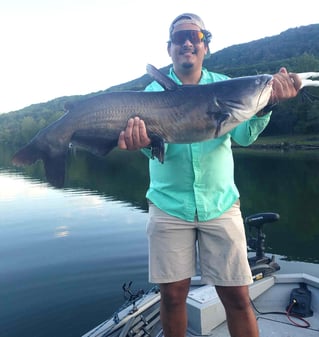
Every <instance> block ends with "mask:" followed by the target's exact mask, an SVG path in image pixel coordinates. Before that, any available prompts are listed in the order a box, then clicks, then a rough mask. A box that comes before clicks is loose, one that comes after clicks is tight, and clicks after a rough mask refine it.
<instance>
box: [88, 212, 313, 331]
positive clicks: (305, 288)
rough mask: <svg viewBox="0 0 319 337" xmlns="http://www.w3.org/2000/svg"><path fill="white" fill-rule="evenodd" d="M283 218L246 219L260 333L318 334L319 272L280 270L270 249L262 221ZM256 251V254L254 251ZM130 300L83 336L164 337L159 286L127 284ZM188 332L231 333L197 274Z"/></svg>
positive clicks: (190, 296)
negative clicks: (268, 252)
mask: <svg viewBox="0 0 319 337" xmlns="http://www.w3.org/2000/svg"><path fill="white" fill-rule="evenodd" d="M278 219H279V214H277V213H272V212H269V213H257V214H253V215H251V216H248V217H246V218H245V225H246V226H247V227H248V231H249V233H248V234H249V238H248V240H247V242H248V250H249V257H248V260H249V264H250V267H251V270H252V275H253V279H254V282H253V283H252V284H251V285H250V286H249V293H250V299H251V305H252V307H253V309H254V311H255V314H256V319H257V322H258V328H259V333H260V337H270V336H272V337H277V336H278V337H279V336H280V337H288V336H289V337H290V336H294V337H301V336H302V337H314V336H316V337H318V336H319V277H318V276H316V275H312V274H308V273H304V272H300V271H298V272H297V271H296V272H293V273H277V272H278V271H279V270H280V266H279V264H278V263H277V262H276V261H275V258H274V256H271V257H269V256H267V255H266V254H265V248H264V243H265V234H264V232H263V226H264V224H266V223H270V222H274V221H277V220H278ZM252 253H253V254H252ZM122 288H123V292H124V294H125V295H126V298H127V301H126V302H125V303H124V304H123V306H121V307H120V308H118V309H117V310H116V311H115V312H114V314H113V315H112V316H111V317H109V318H108V319H107V320H105V321H104V322H102V323H101V324H99V325H98V326H96V327H94V328H93V329H92V330H90V331H88V332H87V333H86V334H85V335H83V336H82V337H133V336H136V337H137V336H145V337H162V336H164V335H163V331H162V327H161V323H160V298H161V295H160V291H159V288H158V286H154V287H152V288H151V289H150V290H149V291H147V292H144V291H141V290H138V291H133V290H132V282H130V283H129V284H128V285H126V284H124V285H123V287H122ZM187 311H188V329H187V335H186V336H187V337H199V336H206V337H209V336H214V337H228V336H230V335H229V332H228V328H227V323H226V315H225V311H224V308H223V305H222V304H221V301H220V299H219V297H218V295H217V292H216V290H215V287H214V286H211V285H204V284H202V283H201V278H200V275H199V276H196V277H193V278H192V282H191V287H190V290H189V293H188V296H187Z"/></svg>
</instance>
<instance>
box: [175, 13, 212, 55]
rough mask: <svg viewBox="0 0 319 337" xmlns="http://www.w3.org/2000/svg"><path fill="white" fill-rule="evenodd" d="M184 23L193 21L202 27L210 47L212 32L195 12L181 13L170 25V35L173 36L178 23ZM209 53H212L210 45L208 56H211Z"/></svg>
mask: <svg viewBox="0 0 319 337" xmlns="http://www.w3.org/2000/svg"><path fill="white" fill-rule="evenodd" d="M183 23H192V24H194V25H196V26H198V27H199V28H200V30H201V31H202V32H203V33H204V35H205V43H206V45H207V47H208V44H209V43H210V41H211V38H212V34H211V33H210V32H209V31H208V30H206V28H205V24H204V22H203V20H202V19H201V18H200V17H199V16H198V15H196V14H193V13H184V14H180V15H178V16H177V17H176V18H175V19H174V20H173V21H172V23H171V25H170V27H169V37H170V38H171V36H172V33H173V31H174V28H175V27H176V26H178V25H181V24H183ZM209 55H210V50H209V47H208V53H207V55H206V57H207V56H209Z"/></svg>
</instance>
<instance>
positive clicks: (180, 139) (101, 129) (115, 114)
mask: <svg viewBox="0 0 319 337" xmlns="http://www.w3.org/2000/svg"><path fill="white" fill-rule="evenodd" d="M147 70H148V73H149V74H150V75H151V76H152V77H153V78H154V79H155V80H157V81H158V82H159V83H160V84H161V85H162V86H163V88H164V89H165V90H164V91H161V92H135V91H126V92H110V93H104V94H101V95H97V96H94V97H91V98H87V99H83V100H81V101H78V102H75V103H74V104H69V105H67V107H66V109H67V112H66V114H65V115H63V116H62V117H61V118H60V119H58V120H57V121H55V122H53V123H52V124H50V125H49V126H47V127H46V128H44V129H42V130H40V131H39V132H38V134H37V135H36V136H35V137H34V138H33V139H32V140H31V141H30V142H29V143H28V144H27V145H26V146H25V147H23V148H22V149H21V150H19V151H18V152H17V153H16V154H15V155H14V157H13V160H12V161H13V164H15V165H30V164H32V163H34V162H35V161H37V160H38V159H41V160H43V162H44V168H45V173H46V177H47V180H48V182H49V183H51V184H52V185H53V186H56V187H62V186H63V185H64V176H65V165H66V157H67V154H68V149H69V147H70V144H71V143H72V145H73V146H81V147H83V148H85V149H86V150H88V151H90V152H92V153H94V154H98V155H106V154H107V153H108V152H110V151H111V150H112V149H113V148H114V147H116V146H117V140H118V137H119V134H120V132H121V131H122V130H124V129H125V127H126V124H127V121H128V119H129V118H131V117H134V116H139V117H140V118H141V119H143V120H144V121H145V124H146V128H147V133H148V135H149V137H150V139H151V140H152V142H151V147H152V153H153V156H155V157H157V158H158V159H159V160H160V161H161V162H164V143H193V142H201V141H205V140H207V139H210V138H214V137H218V136H221V135H224V134H225V133H227V132H229V131H230V130H232V129H233V128H234V127H236V126H237V125H238V124H240V123H242V122H243V121H246V120H248V119H250V118H251V117H252V116H254V115H255V114H256V113H257V112H258V111H260V110H261V109H263V108H264V107H265V106H266V105H267V103H268V100H269V98H270V95H271V91H272V76H271V75H256V76H247V77H239V78H234V79H229V80H225V81H220V82H215V83H212V84H207V85H177V84H176V83H175V82H173V81H172V80H171V79H170V78H168V77H167V76H165V75H163V74H162V73H161V72H160V71H158V70H157V69H156V68H154V67H153V66H150V65H149V66H148V68H147Z"/></svg>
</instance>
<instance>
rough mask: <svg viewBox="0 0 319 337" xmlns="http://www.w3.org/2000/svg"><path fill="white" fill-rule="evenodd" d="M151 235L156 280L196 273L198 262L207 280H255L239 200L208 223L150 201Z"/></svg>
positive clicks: (219, 282) (243, 282) (151, 268)
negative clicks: (187, 218)
mask: <svg viewBox="0 0 319 337" xmlns="http://www.w3.org/2000/svg"><path fill="white" fill-rule="evenodd" d="M147 235H148V240H149V280H150V282H152V283H170V282H176V281H180V280H184V279H187V278H190V277H192V276H195V275H196V274H198V273H197V269H196V267H197V262H199V263H198V265H199V267H200V273H201V278H202V282H203V283H206V284H212V285H220V286H242V285H248V284H250V283H252V276H251V271H250V268H249V264H248V261H247V244H246V237H245V230H244V225H243V220H242V216H241V212H240V207H239V202H238V203H235V204H234V205H233V206H232V207H231V208H230V209H229V210H228V211H226V212H225V213H224V214H223V215H222V216H220V217H219V218H217V219H212V220H210V221H205V222H199V221H197V220H196V219H195V221H194V222H188V221H184V220H182V219H180V218H177V217H174V216H171V215H169V214H167V213H165V212H163V211H161V210H160V209H159V208H157V207H156V206H155V205H154V204H152V203H150V205H149V220H148V223H147ZM197 248H198V249H197Z"/></svg>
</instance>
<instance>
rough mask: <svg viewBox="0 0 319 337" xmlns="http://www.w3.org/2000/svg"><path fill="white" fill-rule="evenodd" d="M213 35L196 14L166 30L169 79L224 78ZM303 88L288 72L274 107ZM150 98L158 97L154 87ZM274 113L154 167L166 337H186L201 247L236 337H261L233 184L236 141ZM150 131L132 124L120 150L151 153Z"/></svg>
mask: <svg viewBox="0 0 319 337" xmlns="http://www.w3.org/2000/svg"><path fill="white" fill-rule="evenodd" d="M210 39H211V34H210V33H209V31H207V30H206V29H205V26H204V23H203V22H202V20H201V19H200V18H199V17H198V16H197V15H195V14H190V13H185V14H182V15H180V16H178V17H177V18H176V19H175V20H174V21H173V22H172V24H171V26H170V29H169V42H168V46H167V51H168V54H169V56H170V57H171V59H172V61H173V67H172V68H171V69H170V73H169V75H168V76H169V77H171V78H172V79H173V80H174V81H175V82H177V83H178V84H207V83H211V82H215V81H220V80H224V79H227V77H226V76H225V75H221V74H216V73H212V72H208V71H207V70H206V69H205V68H203V66H202V64H203V60H204V58H205V56H206V55H208V54H209V47H208V44H209V42H210ZM300 85H301V81H300V79H299V78H298V76H297V75H296V74H288V73H287V70H286V69H285V68H282V69H280V72H279V73H277V74H275V75H274V84H273V95H272V98H271V101H270V102H269V106H271V104H273V103H276V102H278V101H280V100H283V99H287V98H291V97H294V96H296V94H297V92H298V89H299V87H300ZM146 90H147V91H160V90H162V88H161V86H160V85H159V84H158V83H156V82H153V83H151V84H150V85H149V86H148V87H147V88H146ZM268 110H270V109H265V111H262V112H261V113H260V114H259V116H254V117H253V118H252V119H251V120H249V121H247V122H244V123H242V124H240V125H239V126H238V127H236V128H235V129H234V130H232V131H231V132H229V133H228V134H226V135H224V136H221V137H219V138H217V139H212V140H209V141H206V142H202V143H193V144H166V145H165V163H164V164H160V163H159V162H158V161H157V160H150V163H149V165H150V187H149V189H148V191H147V195H146V196H147V198H148V200H149V221H148V225H147V234H148V239H149V269H150V271H149V274H150V282H153V283H159V285H160V291H161V321H162V326H163V331H164V336H165V337H184V336H185V335H186V328H187V313H186V297H187V293H188V290H189V286H190V279H191V277H192V276H193V275H194V274H195V273H196V266H195V264H196V261H197V257H196V254H197V252H196V244H197V245H198V254H199V261H200V269H201V276H202V281H203V282H205V283H207V284H213V285H215V287H216V290H217V293H218V295H219V297H220V299H221V301H222V303H223V305H224V307H225V311H226V315H227V323H228V327H229V331H230V334H231V336H233V337H234V336H236V337H256V336H258V328H257V323H256V319H255V316H254V312H253V310H252V308H251V306H250V300H249V294H248V285H249V284H250V283H251V282H252V277H251V272H250V268H249V265H248V262H247V247H246V239H245V232H244V226H243V221H242V216H241V212H240V208H239V193H238V190H237V188H236V186H235V183H234V172H233V156H232V150H231V139H233V140H234V141H235V142H237V143H239V144H240V145H249V144H251V143H252V142H253V141H255V140H256V138H257V137H258V135H259V134H260V133H261V132H262V131H263V130H264V128H265V127H266V125H267V124H268V122H269V119H270V113H268V112H269V111H268ZM149 144H150V139H149V138H148V136H147V132H146V128H145V124H144V122H143V121H142V120H140V119H139V118H138V117H135V118H134V119H130V120H129V121H128V125H127V128H126V130H125V131H122V132H121V134H120V136H119V140H118V146H119V148H121V149H127V150H137V149H143V150H142V151H143V152H145V153H146V154H149V150H148V149H147V146H148V145H149Z"/></svg>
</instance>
